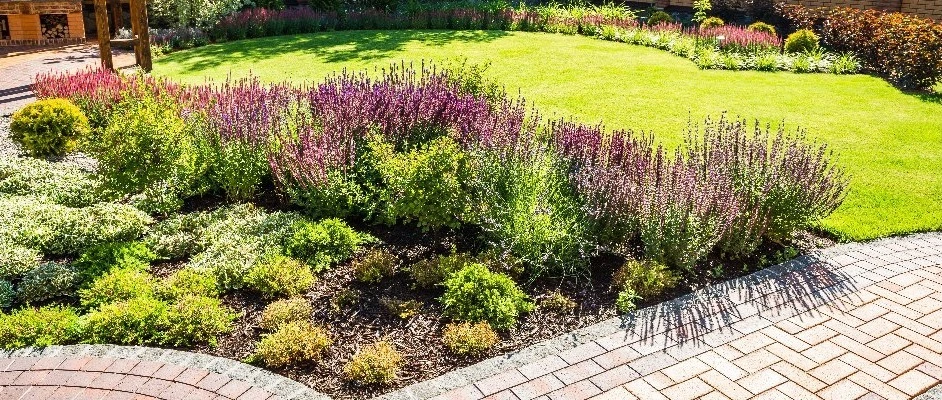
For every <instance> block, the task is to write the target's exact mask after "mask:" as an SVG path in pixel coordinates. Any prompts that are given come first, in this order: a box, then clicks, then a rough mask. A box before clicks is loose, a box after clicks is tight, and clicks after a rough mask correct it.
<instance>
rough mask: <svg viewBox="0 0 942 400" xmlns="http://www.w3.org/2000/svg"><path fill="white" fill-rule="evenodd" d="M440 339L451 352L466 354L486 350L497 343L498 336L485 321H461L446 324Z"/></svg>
mask: <svg viewBox="0 0 942 400" xmlns="http://www.w3.org/2000/svg"><path fill="white" fill-rule="evenodd" d="M442 341H443V342H445V347H448V349H449V350H451V352H452V353H455V354H458V355H467V354H480V353H483V352H485V351H487V350H488V349H490V348H491V347H494V345H496V344H497V342H498V341H499V338H498V337H497V332H494V330H493V329H491V325H490V324H488V323H487V322H478V323H475V324H471V323H468V322H463V323H460V324H456V323H451V324H448V326H446V327H445V331H444V332H443V333H442Z"/></svg>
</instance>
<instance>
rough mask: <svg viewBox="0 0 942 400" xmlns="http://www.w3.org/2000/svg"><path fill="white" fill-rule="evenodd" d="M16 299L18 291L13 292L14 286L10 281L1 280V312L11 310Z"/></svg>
mask: <svg viewBox="0 0 942 400" xmlns="http://www.w3.org/2000/svg"><path fill="white" fill-rule="evenodd" d="M15 299H16V291H15V290H13V284H12V283H10V281H5V280H2V279H0V310H6V309H7V308H10V306H11V305H13V300H15Z"/></svg>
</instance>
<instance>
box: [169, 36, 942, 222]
mask: <svg viewBox="0 0 942 400" xmlns="http://www.w3.org/2000/svg"><path fill="white" fill-rule="evenodd" d="M465 57H466V58H467V59H468V60H469V61H470V62H473V63H485V62H489V63H490V67H489V69H488V71H487V73H488V74H489V75H490V76H491V77H493V78H495V79H497V80H499V81H500V82H502V83H503V84H505V85H506V86H507V88H508V89H509V90H510V91H511V92H514V93H515V92H516V91H518V90H519V92H520V94H521V95H522V96H523V97H525V98H526V99H527V100H528V101H529V102H531V103H532V104H534V105H535V106H536V107H537V108H538V109H539V110H540V111H541V112H542V113H543V114H544V116H546V117H552V116H567V117H569V116H571V117H574V118H576V119H579V120H582V121H585V122H591V123H597V122H602V123H604V124H605V125H606V126H607V127H608V128H610V129H621V128H630V129H635V130H644V131H650V132H653V133H654V134H655V136H656V137H657V138H659V139H660V140H662V141H663V142H664V143H666V144H668V145H675V144H677V143H679V142H680V141H681V140H682V139H683V137H684V132H685V129H686V127H687V126H688V122H690V121H693V122H697V121H701V120H703V119H704V118H705V117H707V116H710V117H713V118H717V117H719V116H720V115H721V114H722V113H724V112H726V113H727V115H729V116H730V117H741V118H746V119H748V120H750V121H753V120H756V121H758V122H759V123H761V124H772V125H773V127H776V126H778V125H779V124H781V123H784V124H785V126H786V128H787V129H788V130H794V129H796V128H797V127H801V128H803V129H806V130H807V131H808V135H809V137H811V138H813V139H814V140H817V141H820V142H823V143H826V144H828V145H829V146H830V147H831V148H832V149H833V150H834V151H835V154H836V158H837V161H838V163H839V164H840V165H841V166H843V167H844V168H846V170H847V171H848V172H849V173H850V175H851V178H852V185H851V192H850V194H849V195H848V197H847V199H846V201H845V202H844V204H843V206H842V207H841V208H840V209H838V210H837V212H835V213H834V214H833V215H832V216H830V217H829V218H827V219H826V220H824V221H822V222H821V228H822V229H824V230H826V231H828V232H831V233H833V234H835V235H837V236H838V237H840V238H843V239H845V240H865V239H872V238H877V237H884V236H890V235H895V234H903V233H910V232H918V231H932V230H940V229H942V96H927V95H922V96H920V95H914V94H906V93H903V92H900V91H899V90H897V89H895V88H893V87H892V86H891V85H889V84H887V83H886V82H885V81H883V80H881V79H879V78H876V77H871V76H866V75H853V76H835V75H825V74H793V73H787V72H778V73H769V72H746V71H738V72H731V71H702V70H699V69H698V68H697V67H696V66H694V65H693V63H691V62H690V61H688V60H686V59H683V58H680V57H677V56H674V55H671V54H669V53H667V52H664V51H661V50H656V49H650V48H645V47H639V46H631V45H626V44H622V43H613V42H606V41H601V40H596V39H592V38H586V37H576V36H564V35H555V34H541V33H521V32H513V33H508V32H446V31H348V32H330V33H320V34H311V35H299V36H285V37H275V38H264V39H256V40H247V41H239V42H232V43H225V44H221V45H211V46H206V47H202V48H198V49H193V50H189V51H182V52H178V53H173V54H170V55H168V56H165V57H162V58H159V59H158V60H157V61H156V62H155V67H154V73H155V74H157V75H162V76H167V77H171V78H173V79H175V80H178V81H182V82H188V83H202V82H205V81H206V79H207V78H209V79H213V80H215V81H221V80H225V79H226V77H227V76H232V77H234V78H239V77H245V76H250V75H253V76H256V77H258V78H260V79H262V80H264V81H270V82H279V81H291V82H297V83H303V82H312V81H313V82H316V81H320V80H321V79H323V78H324V77H325V76H328V75H330V74H333V73H336V72H338V71H341V70H343V69H347V70H363V69H374V68H377V67H386V66H388V65H389V64H391V63H400V62H403V61H404V62H406V63H416V64H419V63H421V62H422V60H435V61H438V62H442V61H449V60H456V59H460V58H465Z"/></svg>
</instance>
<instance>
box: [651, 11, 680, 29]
mask: <svg viewBox="0 0 942 400" xmlns="http://www.w3.org/2000/svg"><path fill="white" fill-rule="evenodd" d="M673 22H674V17H672V16H671V15H670V14H668V13H666V12H664V11H655V12H653V13H651V16H649V17H648V19H647V21H645V23H646V24H647V25H648V26H657V25H661V24H670V23H673Z"/></svg>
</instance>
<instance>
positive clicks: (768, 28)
mask: <svg viewBox="0 0 942 400" xmlns="http://www.w3.org/2000/svg"><path fill="white" fill-rule="evenodd" d="M746 29H747V30H750V31H753V32H764V33H768V34H770V35H776V34H777V32H776V31H775V27H774V26H772V25H770V24H767V23H765V22H762V21H756V22H753V23H751V24H749V26H747V27H746Z"/></svg>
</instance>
